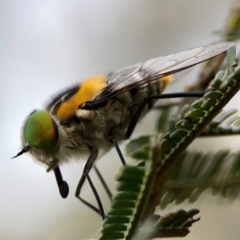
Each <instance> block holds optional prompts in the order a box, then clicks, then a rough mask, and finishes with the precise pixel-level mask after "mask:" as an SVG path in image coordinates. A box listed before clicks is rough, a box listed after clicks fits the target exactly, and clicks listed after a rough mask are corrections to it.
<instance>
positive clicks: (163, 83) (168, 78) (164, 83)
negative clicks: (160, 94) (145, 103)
mask: <svg viewBox="0 0 240 240" xmlns="http://www.w3.org/2000/svg"><path fill="white" fill-rule="evenodd" d="M171 80H172V76H171V75H168V76H165V77H162V78H160V83H161V87H162V91H163V90H164V89H165V88H166V87H167V85H168V84H169V82H170V81H171Z"/></svg>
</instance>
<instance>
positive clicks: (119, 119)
mask: <svg viewBox="0 0 240 240" xmlns="http://www.w3.org/2000/svg"><path fill="white" fill-rule="evenodd" d="M232 45H233V43H229V42H224V43H219V44H215V45H210V46H202V47H198V48H194V49H190V50H187V51H183V52H179V53H175V54H171V55H168V56H162V57H158V58H153V59H150V60H148V61H146V62H145V63H140V64H135V65H133V66H129V67H126V68H122V69H120V70H117V71H115V72H113V73H111V74H108V75H100V76H96V77H92V78H88V79H86V80H85V81H83V82H82V83H80V84H78V85H75V86H73V87H71V88H68V89H65V90H64V91H62V92H60V93H59V94H57V95H55V97H53V98H52V100H51V101H50V102H49V103H48V104H47V105H46V107H45V109H44V110H35V111H33V112H31V113H30V114H29V115H28V116H27V118H26V120H25V122H24V124H23V128H22V134H21V140H22V150H21V151H20V152H19V153H18V154H17V155H16V156H15V157H18V156H20V155H21V154H23V153H26V152H28V153H29V154H30V155H32V156H33V157H34V158H35V159H36V160H38V161H40V162H42V163H44V164H45V165H46V166H47V171H50V170H53V171H54V173H55V176H56V180H57V184H58V187H59V191H60V194H61V196H62V197H63V198H66V197H67V196H68V193H69V188H68V184H67V183H66V182H65V181H64V180H63V178H62V175H61V172H60V168H59V165H62V164H64V163H66V162H69V161H71V159H73V158H75V159H83V158H86V159H87V162H86V164H85V167H84V170H83V174H82V176H81V178H80V181H79V183H78V186H77V189H76V192H75V196H76V197H77V198H78V199H79V200H81V201H82V202H83V203H84V204H86V205H87V206H89V207H90V208H91V209H93V210H94V211H96V212H97V213H99V214H100V215H101V217H102V218H103V219H104V217H105V213H104V209H103V206H102V203H101V200H100V198H99V195H98V193H97V190H96V189H95V187H94V184H93V183H92V181H91V178H90V176H89V172H90V170H91V168H92V167H94V163H95V160H96V159H97V158H98V155H99V151H100V150H102V151H103V152H106V151H108V150H109V149H110V148H111V147H113V146H114V147H115V148H116V150H117V152H118V155H119V157H120V160H121V161H122V163H123V165H125V164H126V163H125V160H124V157H123V154H122V153H121V151H120V149H119V146H118V144H119V143H120V142H121V141H123V140H126V139H128V138H129V137H130V136H131V134H132V132H133V131H134V128H135V126H136V124H137V122H138V120H139V119H141V118H142V117H143V116H144V115H145V114H146V113H147V112H148V111H149V110H150V109H151V107H152V106H153V105H154V104H155V102H156V101H157V100H158V99H160V98H173V97H175V98H176V97H202V96H203V95H204V93H205V92H204V91H203V92H192V93H191V92H190V93H189V92H188V93H186V92H183V93H170V94H162V92H163V90H164V88H165V87H166V85H167V84H168V82H169V78H168V77H167V76H169V75H171V74H174V73H176V72H179V71H182V70H184V69H187V68H190V67H192V66H194V65H196V64H199V63H201V62H203V61H206V60H208V59H210V58H213V57H215V56H217V55H219V54H221V53H223V52H225V51H226V50H227V49H228V48H229V47H230V46H232ZM86 179H87V181H88V182H89V184H90V187H91V189H92V191H93V193H94V196H95V198H96V201H97V205H98V207H95V206H93V205H92V204H90V203H88V202H87V201H86V200H84V199H83V198H81V197H80V191H81V188H82V186H83V184H84V182H85V180H86Z"/></svg>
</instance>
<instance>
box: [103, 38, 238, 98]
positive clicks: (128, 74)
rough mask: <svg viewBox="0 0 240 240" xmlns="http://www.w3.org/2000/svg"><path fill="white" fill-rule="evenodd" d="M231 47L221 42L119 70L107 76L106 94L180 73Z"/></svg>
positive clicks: (126, 89)
mask: <svg viewBox="0 0 240 240" xmlns="http://www.w3.org/2000/svg"><path fill="white" fill-rule="evenodd" d="M232 45H234V43H232V42H223V43H218V44H214V45H209V46H202V47H197V48H194V49H190V50H187V51H183V52H179V53H175V54H171V55H167V56H162V57H158V58H152V59H150V60H148V61H146V62H145V63H141V64H136V65H133V66H130V67H126V68H123V69H120V70H118V71H115V72H113V73H112V74H111V75H109V76H108V78H107V82H108V86H109V88H108V93H109V94H110V95H111V96H112V95H113V94H114V93H116V92H118V91H119V92H125V91H128V90H130V89H132V88H134V87H136V86H139V85H141V84H144V83H146V82H149V81H152V80H156V79H160V78H162V77H164V76H167V75H170V74H174V73H176V72H179V71H182V70H184V69H186V68H189V67H192V66H194V65H196V64H198V63H201V62H204V61H206V60H208V59H210V58H213V57H215V56H217V55H219V54H221V53H223V52H225V51H227V50H228V48H229V47H230V46H232ZM114 95H115V94H114ZM105 97H106V95H105ZM99 100H100V99H99Z"/></svg>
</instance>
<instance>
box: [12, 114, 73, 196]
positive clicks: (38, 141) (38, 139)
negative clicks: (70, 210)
mask: <svg viewBox="0 0 240 240" xmlns="http://www.w3.org/2000/svg"><path fill="white" fill-rule="evenodd" d="M59 142H60V134H59V128H58V125H57V123H56V122H55V121H54V119H53V118H52V117H51V116H50V115H49V114H48V113H47V112H45V111H38V110H37V111H34V112H32V113H31V114H30V115H29V116H28V117H27V118H26V120H25V122H24V125H23V128H22V146H23V148H22V150H21V151H20V152H19V153H18V154H17V155H16V156H15V157H14V158H16V157H18V156H20V155H22V154H23V153H26V152H29V153H30V154H31V155H32V156H33V157H34V158H35V159H36V160H38V161H40V162H42V163H45V164H46V165H47V166H48V169H47V171H50V170H53V171H54V174H55V177H56V180H57V184H58V188H59V192H60V194H61V196H62V198H66V197H67V196H68V193H69V187H68V184H67V183H66V182H65V181H64V180H63V178H62V174H61V171H60V169H59V166H58V159H57V158H56V153H57V151H58V149H59V145H60V144H59Z"/></svg>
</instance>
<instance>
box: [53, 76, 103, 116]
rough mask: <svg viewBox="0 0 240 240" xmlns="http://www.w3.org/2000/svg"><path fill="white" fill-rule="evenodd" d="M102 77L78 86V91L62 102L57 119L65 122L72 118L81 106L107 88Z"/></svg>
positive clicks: (93, 78)
mask: <svg viewBox="0 0 240 240" xmlns="http://www.w3.org/2000/svg"><path fill="white" fill-rule="evenodd" d="M105 80H106V78H105V77H104V76H96V77H92V78H88V79H86V80H85V81H84V82H82V83H81V85H80V86H79V89H78V91H77V92H76V93H75V94H74V95H73V96H72V97H71V98H70V99H68V100H67V101H65V102H63V103H62V104H61V105H60V107H59V109H58V111H57V117H58V118H59V119H60V120H67V119H70V118H71V117H73V116H74V115H75V113H76V111H77V109H78V108H79V106H81V105H82V104H84V103H85V102H87V101H90V100H92V99H93V98H94V97H96V96H97V95H98V94H100V93H101V92H102V91H103V89H104V88H105V87H106V86H107V83H106V81H105Z"/></svg>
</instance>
